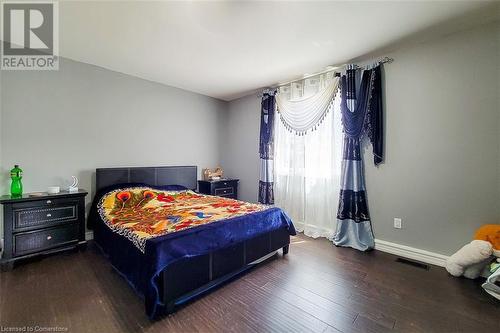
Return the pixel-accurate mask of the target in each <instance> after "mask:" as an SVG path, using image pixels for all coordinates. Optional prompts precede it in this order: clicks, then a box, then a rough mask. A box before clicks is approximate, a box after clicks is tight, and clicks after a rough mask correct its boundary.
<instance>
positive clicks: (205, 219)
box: [88, 166, 295, 319]
mask: <svg viewBox="0 0 500 333" xmlns="http://www.w3.org/2000/svg"><path fill="white" fill-rule="evenodd" d="M197 174H198V172H197V167H196V166H169V167H135V168H100V169H96V195H95V197H94V200H93V203H92V207H91V211H90V213H89V218H88V228H89V229H92V230H93V231H94V240H95V242H96V243H97V245H98V246H99V247H100V248H101V250H102V251H103V253H104V254H105V255H106V256H107V257H108V258H109V260H110V262H111V264H112V265H113V267H114V268H115V269H116V270H117V271H118V272H119V273H120V274H121V275H122V276H123V277H124V278H125V279H126V280H127V281H128V282H129V284H130V285H131V286H132V287H133V288H134V289H135V291H136V292H137V293H138V294H139V295H141V296H142V297H143V298H144V300H145V309H146V314H147V315H148V316H149V317H150V318H151V319H155V318H157V317H159V316H161V315H164V314H168V313H172V312H174V311H175V309H176V308H177V306H179V305H181V304H183V303H185V302H187V301H189V300H191V299H193V298H194V297H196V296H199V295H201V294H202V293H205V292H207V291H208V290H210V289H212V288H213V287H215V286H217V285H220V284H221V283H223V282H225V281H227V280H229V279H231V278H233V277H235V276H237V275H238V274H240V273H242V272H244V271H245V270H247V269H249V268H251V267H253V266H255V265H257V264H258V263H260V262H261V261H262V260H264V259H266V258H267V257H269V256H271V255H274V254H275V253H276V251H277V250H279V249H282V250H283V255H286V254H287V253H288V249H289V244H290V235H295V229H294V226H293V223H292V222H291V220H290V219H289V218H288V216H287V215H286V214H285V213H284V212H283V211H281V209H279V208H275V207H269V206H262V205H258V204H251V203H245V202H242V201H237V200H233V199H229V198H223V197H214V196H207V195H202V194H199V193H196V192H194V190H195V189H196V185H197Z"/></svg>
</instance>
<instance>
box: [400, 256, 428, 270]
mask: <svg viewBox="0 0 500 333" xmlns="http://www.w3.org/2000/svg"><path fill="white" fill-rule="evenodd" d="M396 261H397V262H400V263H402V264H406V265H410V266H414V267H418V268H421V269H425V270H426V271H428V270H429V265H427V264H424V263H421V262H418V261H414V260H410V259H405V258H397V259H396Z"/></svg>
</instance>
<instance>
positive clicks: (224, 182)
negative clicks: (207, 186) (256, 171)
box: [212, 180, 238, 189]
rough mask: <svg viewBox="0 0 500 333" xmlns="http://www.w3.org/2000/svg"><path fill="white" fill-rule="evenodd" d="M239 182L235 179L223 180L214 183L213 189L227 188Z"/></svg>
mask: <svg viewBox="0 0 500 333" xmlns="http://www.w3.org/2000/svg"><path fill="white" fill-rule="evenodd" d="M236 184H238V182H237V181H234V180H222V181H219V182H216V183H213V184H212V188H213V189H219V188H225V187H235V186H236Z"/></svg>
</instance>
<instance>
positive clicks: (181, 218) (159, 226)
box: [97, 187, 269, 252]
mask: <svg viewBox="0 0 500 333" xmlns="http://www.w3.org/2000/svg"><path fill="white" fill-rule="evenodd" d="M97 208H98V211H99V214H100V216H101V218H102V220H103V221H104V222H105V223H106V225H107V226H108V227H109V228H111V229H112V230H113V231H114V232H116V233H119V234H121V235H124V236H126V237H127V238H128V239H130V240H131V241H132V242H133V243H134V244H135V246H137V247H138V248H139V249H140V250H141V251H142V252H144V249H145V244H146V240H147V239H148V238H152V237H158V236H161V235H166V234H169V233H173V232H176V231H180V230H184V229H188V228H193V227H196V226H199V225H203V224H207V223H212V222H216V221H220V220H224V219H229V218H233V217H237V216H242V215H245V214H249V213H253V212H258V211H262V210H265V209H268V208H269V207H267V206H264V205H259V204H252V203H248V202H243V201H238V200H233V199H228V198H223V197H215V196H209V195H202V194H198V193H195V192H192V191H189V190H186V191H161V190H157V189H153V188H149V187H134V188H123V189H116V190H113V191H111V192H109V193H107V194H106V195H104V196H103V197H102V198H101V200H100V202H99V204H98V207H97Z"/></svg>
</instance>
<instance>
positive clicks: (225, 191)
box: [214, 187, 234, 196]
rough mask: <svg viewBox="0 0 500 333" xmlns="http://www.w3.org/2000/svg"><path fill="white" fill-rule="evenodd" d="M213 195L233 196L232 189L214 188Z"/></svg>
mask: <svg viewBox="0 0 500 333" xmlns="http://www.w3.org/2000/svg"><path fill="white" fill-rule="evenodd" d="M214 194H215V195H218V196H226V195H233V194H234V187H222V188H216V189H215V191H214Z"/></svg>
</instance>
